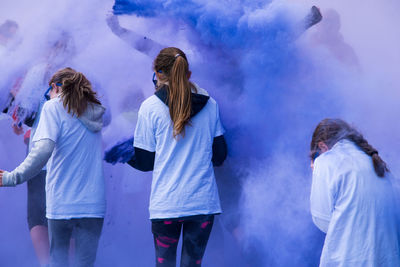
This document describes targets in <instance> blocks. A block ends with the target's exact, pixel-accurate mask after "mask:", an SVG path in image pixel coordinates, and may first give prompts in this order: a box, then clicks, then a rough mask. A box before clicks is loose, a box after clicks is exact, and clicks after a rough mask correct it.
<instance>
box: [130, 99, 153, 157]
mask: <svg viewBox="0 0 400 267" xmlns="http://www.w3.org/2000/svg"><path fill="white" fill-rule="evenodd" d="M154 131H155V129H154V127H153V123H152V121H151V117H150V114H149V113H148V112H146V111H145V109H143V106H141V107H140V109H139V112H138V119H137V123H136V129H135V134H134V139H133V146H134V147H138V148H141V149H144V150H147V151H150V152H155V151H156V137H155V132H154Z"/></svg>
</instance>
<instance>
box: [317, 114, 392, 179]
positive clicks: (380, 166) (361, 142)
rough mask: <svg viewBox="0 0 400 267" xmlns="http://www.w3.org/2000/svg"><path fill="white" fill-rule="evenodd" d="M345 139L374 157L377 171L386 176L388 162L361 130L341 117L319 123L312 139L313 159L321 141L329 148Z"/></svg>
mask: <svg viewBox="0 0 400 267" xmlns="http://www.w3.org/2000/svg"><path fill="white" fill-rule="evenodd" d="M343 139H347V140H350V141H352V142H353V143H354V144H356V145H357V146H358V147H359V148H360V149H361V150H362V151H364V152H365V154H367V155H368V156H370V157H371V158H372V163H373V165H374V170H375V173H376V174H377V175H378V176H379V177H384V176H385V173H386V172H388V171H389V169H388V167H387V166H386V163H385V162H384V161H383V160H382V159H381V157H380V156H379V153H378V150H376V149H375V148H374V147H373V146H371V145H370V144H369V143H368V141H367V140H366V139H365V138H364V136H363V135H362V134H361V133H360V132H358V131H357V130H356V129H354V128H353V127H351V126H350V125H349V124H348V123H346V122H345V121H343V120H341V119H324V120H322V121H321V122H320V123H319V124H318V126H317V127H316V128H315V130H314V133H313V136H312V140H311V146H310V157H311V159H312V160H314V158H315V157H316V155H318V154H319V153H320V151H319V148H318V143H319V142H324V143H325V144H326V145H327V146H328V148H332V146H333V145H334V144H336V143H337V142H338V141H340V140H343Z"/></svg>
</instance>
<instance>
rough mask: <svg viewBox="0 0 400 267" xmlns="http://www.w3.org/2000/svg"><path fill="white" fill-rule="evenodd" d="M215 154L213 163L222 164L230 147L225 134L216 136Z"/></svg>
mask: <svg viewBox="0 0 400 267" xmlns="http://www.w3.org/2000/svg"><path fill="white" fill-rule="evenodd" d="M212 150H213V155H212V159H211V161H212V163H213V165H214V166H217V167H218V166H221V165H222V163H224V161H225V159H226V156H227V155H228V147H227V145H226V141H225V137H224V136H223V135H220V136H217V137H214V141H213V145H212Z"/></svg>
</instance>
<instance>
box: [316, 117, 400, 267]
mask: <svg viewBox="0 0 400 267" xmlns="http://www.w3.org/2000/svg"><path fill="white" fill-rule="evenodd" d="M310 150H311V151H310V157H311V161H312V165H313V181H312V187H311V198H310V200H311V214H312V217H313V221H314V223H315V224H316V226H317V227H318V228H319V229H320V230H322V231H323V232H325V233H327V235H326V238H325V243H324V247H323V250H322V255H321V260H320V266H333V265H335V266H400V250H399V249H400V247H399V246H400V236H399V233H400V222H399V217H398V206H397V205H396V203H395V202H396V201H395V199H396V197H395V194H394V190H393V186H392V183H391V179H392V177H391V175H390V173H389V169H388V167H387V165H386V163H385V162H384V161H383V160H382V158H381V157H380V156H379V153H378V151H377V150H376V149H375V148H374V147H372V146H371V145H370V144H369V143H368V141H367V140H366V139H365V138H364V137H363V135H362V134H361V133H360V132H358V131H357V130H356V129H355V128H353V127H351V126H350V125H349V124H347V123H346V122H345V121H343V120H340V119H324V120H322V121H321V122H320V123H319V124H318V126H317V127H316V129H315V130H314V133H313V136H312V140H311V146H310Z"/></svg>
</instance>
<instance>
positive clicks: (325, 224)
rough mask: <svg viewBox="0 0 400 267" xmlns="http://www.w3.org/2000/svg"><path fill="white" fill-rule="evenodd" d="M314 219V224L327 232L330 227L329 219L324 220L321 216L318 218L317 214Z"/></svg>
mask: <svg viewBox="0 0 400 267" xmlns="http://www.w3.org/2000/svg"><path fill="white" fill-rule="evenodd" d="M312 220H313V222H314V224H315V225H316V226H317V227H318V229H319V230H321V231H322V232H324V233H325V234H326V233H327V232H328V228H329V221H328V220H324V219H321V218H318V217H315V216H312Z"/></svg>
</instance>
